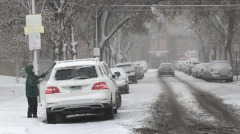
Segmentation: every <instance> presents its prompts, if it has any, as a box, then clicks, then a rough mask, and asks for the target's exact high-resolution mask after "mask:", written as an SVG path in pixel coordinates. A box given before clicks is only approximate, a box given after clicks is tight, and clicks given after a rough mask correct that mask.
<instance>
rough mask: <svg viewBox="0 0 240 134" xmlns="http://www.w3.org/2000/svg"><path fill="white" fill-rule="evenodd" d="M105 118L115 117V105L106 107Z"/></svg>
mask: <svg viewBox="0 0 240 134" xmlns="http://www.w3.org/2000/svg"><path fill="white" fill-rule="evenodd" d="M104 118H105V119H106V120H111V119H114V111H113V107H112V106H109V107H108V108H106V109H105V111H104Z"/></svg>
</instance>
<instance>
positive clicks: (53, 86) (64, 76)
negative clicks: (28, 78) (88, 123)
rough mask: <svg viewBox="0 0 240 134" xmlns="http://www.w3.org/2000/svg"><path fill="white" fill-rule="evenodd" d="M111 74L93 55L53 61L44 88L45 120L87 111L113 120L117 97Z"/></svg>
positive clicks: (60, 119) (56, 120) (60, 118)
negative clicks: (53, 63)
mask: <svg viewBox="0 0 240 134" xmlns="http://www.w3.org/2000/svg"><path fill="white" fill-rule="evenodd" d="M115 77H116V76H115V75H113V74H112V73H111V71H110V70H109V68H108V66H107V64H106V63H104V62H100V61H99V60H98V59H97V58H96V59H95V58H94V59H79V60H70V61H59V62H56V65H55V66H54V68H53V70H52V73H51V75H50V78H49V80H48V82H47V89H46V90H45V103H46V116H47V121H48V122H49V123H58V122H63V121H64V120H65V119H66V117H67V116H68V115H76V114H87V113H93V114H102V115H103V117H104V118H105V119H113V118H114V113H117V107H118V106H117V105H118V104H117V100H118V97H119V96H118V89H117V85H116V83H115Z"/></svg>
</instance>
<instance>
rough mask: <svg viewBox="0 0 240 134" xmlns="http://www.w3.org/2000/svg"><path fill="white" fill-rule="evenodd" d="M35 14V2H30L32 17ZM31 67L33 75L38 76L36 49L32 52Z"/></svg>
mask: <svg viewBox="0 0 240 134" xmlns="http://www.w3.org/2000/svg"><path fill="white" fill-rule="evenodd" d="M35 12H36V9H35V0H32V15H34V14H35ZM33 65H34V72H35V75H38V52H37V50H36V49H34V50H33Z"/></svg>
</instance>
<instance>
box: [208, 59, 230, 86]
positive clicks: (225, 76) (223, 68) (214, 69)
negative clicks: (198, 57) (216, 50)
mask: <svg viewBox="0 0 240 134" xmlns="http://www.w3.org/2000/svg"><path fill="white" fill-rule="evenodd" d="M204 73H205V74H204V79H205V80H206V81H212V80H225V81H226V82H233V70H232V67H231V65H230V63H229V62H228V61H225V60H218V61H212V62H210V64H209V65H208V66H207V68H206V70H205V72H204Z"/></svg>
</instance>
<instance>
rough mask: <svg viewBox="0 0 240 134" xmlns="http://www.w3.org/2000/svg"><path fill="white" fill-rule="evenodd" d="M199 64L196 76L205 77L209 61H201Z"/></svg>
mask: <svg viewBox="0 0 240 134" xmlns="http://www.w3.org/2000/svg"><path fill="white" fill-rule="evenodd" d="M198 65H199V66H198V68H197V73H196V78H200V79H204V71H205V70H206V68H207V67H208V65H209V63H200V64H198Z"/></svg>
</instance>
